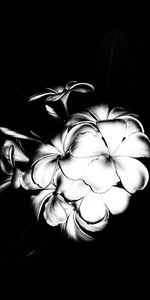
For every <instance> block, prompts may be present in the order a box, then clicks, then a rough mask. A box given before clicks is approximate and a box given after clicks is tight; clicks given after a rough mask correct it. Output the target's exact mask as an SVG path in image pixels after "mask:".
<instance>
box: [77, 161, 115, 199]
mask: <svg viewBox="0 0 150 300" xmlns="http://www.w3.org/2000/svg"><path fill="white" fill-rule="evenodd" d="M115 178H116V170H115V166H114V163H113V161H112V160H111V159H109V158H107V157H105V156H100V157H99V159H95V160H93V161H92V162H91V163H90V164H89V166H88V167H87V169H86V170H85V173H84V176H83V179H84V181H85V182H86V183H87V184H89V185H90V186H91V188H92V190H93V191H94V192H96V193H102V192H105V191H107V190H108V189H110V188H111V186H112V185H113V184H114V182H115Z"/></svg>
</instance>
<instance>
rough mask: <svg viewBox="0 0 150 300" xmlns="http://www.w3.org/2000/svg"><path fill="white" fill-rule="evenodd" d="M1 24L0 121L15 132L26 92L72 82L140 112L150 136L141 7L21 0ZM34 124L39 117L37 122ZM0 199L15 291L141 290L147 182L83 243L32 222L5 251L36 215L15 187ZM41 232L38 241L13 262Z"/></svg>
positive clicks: (149, 58)
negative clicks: (39, 287) (90, 240)
mask: <svg viewBox="0 0 150 300" xmlns="http://www.w3.org/2000/svg"><path fill="white" fill-rule="evenodd" d="M6 20H7V21H6V26H4V43H3V45H4V47H3V49H4V55H3V56H2V61H1V75H2V79H1V89H0V91H1V111H0V117H1V124H2V126H3V125H5V126H12V127H13V128H19V129H20V128H24V126H25V124H27V123H28V117H27V112H26V110H24V104H25V103H26V101H27V99H28V97H29V96H31V95H32V93H35V92H37V91H38V90H40V89H42V88H44V87H53V86H55V85H57V84H66V83H67V82H68V81H70V80H78V81H83V82H84V81H87V82H90V83H93V84H94V85H95V86H96V93H97V98H96V99H99V101H101V99H102V100H103V101H106V100H107V101H108V102H109V103H110V105H112V106H113V105H120V106H123V107H125V108H127V109H132V110H133V111H134V112H136V113H139V114H140V116H141V120H142V122H143V124H144V125H145V126H144V127H145V129H146V132H147V134H149V133H150V130H149V97H150V92H149V81H150V74H149V69H150V55H149V53H150V42H149V29H150V28H149V16H148V12H147V11H146V8H145V9H141V10H140V9H139V10H136V9H135V8H134V9H132V10H131V8H129V7H124V6H123V5H122V8H118V10H117V8H114V7H108V6H107V5H106V7H104V5H103V7H102V6H101V5H99V6H98V5H97V6H94V4H93V5H91V4H85V5H82V6H81V4H77V3H75V2H70V3H69V4H66V5H65V4H60V3H57V2H56V3H55V4H53V3H52V2H51V3H49V5H46V4H44V3H42V4H37V3H36V4H35V5H33V4H32V5H31V4H30V5H27V4H26V3H24V2H20V3H17V4H16V3H10V4H9V5H8V7H7V17H6ZM106 36H107V38H105V37H106ZM114 37H115V38H116V39H117V41H118V42H116V45H117V46H116V49H117V50H116V52H115V53H116V54H115V55H114V57H113V62H112V66H113V67H112V71H111V77H110V78H111V80H110V84H109V89H108V91H106V90H107V89H106V86H107V84H106V82H105V78H106V77H107V68H108V65H107V58H108V57H107V52H108V53H111V51H110V50H111V49H112V46H113V42H114ZM104 38H105V40H104ZM115 41H116V40H115ZM108 56H109V54H108ZM105 60H106V64H105ZM75 100H76V98H75ZM76 101H77V100H76ZM96 101H97V100H96ZM77 105H78V104H77ZM75 106H76V104H75ZM72 107H73V104H72ZM34 117H35V116H34ZM34 117H32V118H31V119H32V122H33V120H34ZM43 122H44V121H43V120H42V118H41V119H40V120H39V123H40V124H41V126H42V124H43ZM0 197H1V212H0V214H1V217H0V223H1V225H0V227H1V228H0V229H1V241H2V242H1V252H2V255H1V256H2V264H3V266H4V270H5V274H6V275H5V278H6V282H7V280H8V278H11V279H13V278H16V280H15V282H16V289H17V286H18V285H19V284H18V280H19V278H20V281H21V283H22V284H23V285H25V286H26V287H28V286H29V285H31V286H33V287H35V286H34V284H33V281H34V280H35V282H36V284H37V282H39V283H40V282H41V281H42V282H43V281H44V282H45V283H44V286H43V291H44V290H48V291H49V293H51V291H52V290H55V293H56V295H57V293H58V292H60V293H61V294H62V296H66V295H67V294H69V292H68V287H69V286H71V289H72V295H73V294H76V295H78V296H79V287H82V290H83V292H85V293H86V292H87V291H88V293H91V295H92V297H93V299H95V297H96V296H94V294H93V293H94V292H95V291H96V292H98V293H99V294H98V295H99V297H100V296H101V293H104V294H105V293H106V295H107V293H108V292H110V294H111V295H112V296H115V295H117V294H118V295H119V298H120V299H121V297H122V294H124V293H125V292H127V296H129V288H131V287H132V290H133V292H137V291H142V292H144V291H146V290H147V279H148V278H147V276H148V275H147V271H148V270H149V245H148V240H149V185H148V186H147V187H146V189H145V190H144V191H142V192H138V193H137V194H135V195H134V197H133V199H132V202H131V205H130V206H129V209H128V210H127V211H126V212H125V213H124V214H122V215H120V216H115V217H114V218H110V224H109V226H108V228H107V229H106V230H104V232H102V233H101V234H100V236H99V237H98V240H97V241H96V242H94V243H92V244H89V243H88V244H82V243H81V244H79V243H74V242H73V241H70V240H66V239H65V238H64V237H63V236H61V235H60V233H59V230H57V229H54V230H53V229H52V230H51V229H49V228H48V227H47V226H46V225H45V224H43V223H42V224H40V225H33V227H32V228H31V232H30V233H29V234H28V236H27V238H26V237H25V238H24V239H23V240H21V241H20V244H19V248H14V250H12V251H11V252H10V249H12V247H13V244H14V243H15V242H16V241H17V240H18V238H19V237H20V236H21V235H22V234H23V232H24V231H26V229H27V228H28V226H29V225H30V224H31V223H32V222H34V221H35V217H34V216H33V212H32V209H31V207H30V205H29V203H28V202H27V200H26V197H25V196H24V195H23V194H22V192H20V191H17V192H16V191H15V192H14V191H11V192H10V191H8V192H7V193H6V194H5V195H4V196H2V195H0ZM35 224H36V222H35ZM48 236H49V240H48V242H47V243H46V244H45V246H43V247H41V248H40V249H39V250H38V251H36V252H34V253H33V254H32V255H29V256H26V257H25V258H23V259H22V258H20V256H22V255H24V254H25V253H29V252H30V250H31V251H32V250H34V248H36V245H37V246H38V243H39V244H41V243H42V242H43V240H45V239H47V237H48ZM38 241H39V242H38ZM30 245H31V249H30ZM8 256H9V258H7V259H6V257H8ZM10 256H11V257H10ZM43 279H44V280H43ZM55 282H56V284H57V287H55V289H54V287H53V285H54V283H55ZM37 285H38V284H37ZM45 286H46V287H45ZM44 287H45V288H44ZM35 289H36V290H37V287H36V288H35ZM143 297H144V296H143Z"/></svg>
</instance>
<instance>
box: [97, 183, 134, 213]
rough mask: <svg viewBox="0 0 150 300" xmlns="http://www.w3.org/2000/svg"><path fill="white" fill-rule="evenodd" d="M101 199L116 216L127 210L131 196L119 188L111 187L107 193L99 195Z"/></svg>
mask: <svg viewBox="0 0 150 300" xmlns="http://www.w3.org/2000/svg"><path fill="white" fill-rule="evenodd" d="M101 197H102V199H103V201H104V203H105V204H106V205H107V207H108V208H109V210H110V212H111V213H112V214H113V215H116V214H120V213H122V212H124V211H125V210H126V209H127V207H128V204H129V201H130V198H131V194H130V193H128V192H127V191H126V190H124V189H122V188H120V187H115V186H113V187H112V188H111V189H110V190H109V191H107V192H106V193H103V194H101Z"/></svg>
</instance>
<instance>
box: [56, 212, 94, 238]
mask: <svg viewBox="0 0 150 300" xmlns="http://www.w3.org/2000/svg"><path fill="white" fill-rule="evenodd" d="M61 227H62V230H63V231H65V232H66V234H67V236H68V237H69V238H72V239H74V240H77V241H80V240H84V241H91V240H93V238H92V237H91V236H90V235H88V234H87V233H86V232H84V231H83V230H82V229H81V227H80V226H79V225H78V223H77V221H76V212H75V211H73V212H72V213H71V214H70V215H69V217H68V219H67V222H66V224H62V225H61Z"/></svg>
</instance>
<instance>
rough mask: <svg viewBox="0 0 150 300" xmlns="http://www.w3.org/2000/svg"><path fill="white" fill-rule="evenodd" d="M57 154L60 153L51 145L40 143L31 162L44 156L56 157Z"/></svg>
mask: <svg viewBox="0 0 150 300" xmlns="http://www.w3.org/2000/svg"><path fill="white" fill-rule="evenodd" d="M58 155H60V152H59V151H58V150H57V149H56V148H55V147H54V146H53V145H49V144H41V145H40V146H39V147H38V148H37V150H36V153H35V155H34V158H33V163H35V162H37V161H38V160H40V159H41V158H44V157H48V156H49V157H50V156H52V157H55V158H56V157H57V156H58Z"/></svg>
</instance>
